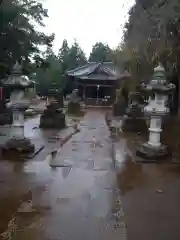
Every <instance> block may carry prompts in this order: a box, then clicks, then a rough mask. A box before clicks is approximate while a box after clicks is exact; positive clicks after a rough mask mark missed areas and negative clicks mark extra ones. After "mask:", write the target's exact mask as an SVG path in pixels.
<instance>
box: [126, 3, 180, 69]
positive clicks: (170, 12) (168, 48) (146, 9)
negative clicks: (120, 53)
mask: <svg viewBox="0 0 180 240" xmlns="http://www.w3.org/2000/svg"><path fill="white" fill-rule="evenodd" d="M179 12H180V2H179V0H171V1H167V0H156V1H155V0H149V1H145V0H136V3H135V5H134V6H133V7H132V8H131V10H130V12H129V14H130V17H129V21H128V23H127V24H126V26H125V34H124V41H125V44H126V46H127V47H128V48H129V49H133V50H135V51H136V52H137V53H138V55H139V56H140V58H141V59H142V60H143V62H142V63H141V68H142V69H143V68H144V64H146V65H149V66H150V68H152V67H153V66H155V65H156V64H157V62H158V61H161V63H162V64H163V65H164V67H165V68H166V69H167V70H168V71H170V72H171V71H173V69H176V70H177V71H178V69H179V65H180V61H179V54H180V48H179V39H180V31H179V29H180V21H179V20H180V14H179Z"/></svg>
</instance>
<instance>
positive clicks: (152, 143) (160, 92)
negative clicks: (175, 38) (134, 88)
mask: <svg viewBox="0 0 180 240" xmlns="http://www.w3.org/2000/svg"><path fill="white" fill-rule="evenodd" d="M141 87H142V89H143V90H144V91H146V92H147V93H149V100H148V104H147V105H146V106H145V107H144V114H145V115H146V116H149V117H150V127H149V141H148V142H146V143H144V144H141V145H140V146H139V147H138V149H137V152H136V154H137V155H138V156H141V157H144V158H148V159H153V160H156V159H158V158H160V157H164V156H165V155H168V154H169V151H168V148H167V146H165V145H163V144H161V140H160V134H161V132H162V119H163V117H164V116H166V115H168V114H169V107H168V106H167V101H168V95H169V93H171V92H172V91H173V90H174V89H175V85H174V84H172V83H168V82H167V81H166V77H165V69H164V68H163V67H162V66H161V65H159V66H158V67H156V68H155V69H154V74H153V77H152V79H151V80H150V82H149V83H148V84H147V85H146V84H142V85H141Z"/></svg>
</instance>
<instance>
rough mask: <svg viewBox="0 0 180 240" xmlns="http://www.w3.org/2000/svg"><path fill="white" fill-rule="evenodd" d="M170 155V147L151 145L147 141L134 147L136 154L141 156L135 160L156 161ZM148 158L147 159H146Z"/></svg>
mask: <svg viewBox="0 0 180 240" xmlns="http://www.w3.org/2000/svg"><path fill="white" fill-rule="evenodd" d="M170 155H171V151H170V149H169V148H168V147H167V146H165V145H161V146H160V147H153V146H152V145H150V144H148V143H144V144H140V145H139V146H138V147H137V149H136V156H138V157H140V158H142V161H141V160H137V162H156V161H158V160H164V159H165V157H168V156H170ZM148 160H149V161H148Z"/></svg>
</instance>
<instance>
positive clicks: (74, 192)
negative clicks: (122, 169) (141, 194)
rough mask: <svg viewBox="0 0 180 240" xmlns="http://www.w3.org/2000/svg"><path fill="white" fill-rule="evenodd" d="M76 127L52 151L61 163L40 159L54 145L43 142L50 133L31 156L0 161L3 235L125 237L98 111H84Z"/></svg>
mask: <svg viewBox="0 0 180 240" xmlns="http://www.w3.org/2000/svg"><path fill="white" fill-rule="evenodd" d="M82 125H83V127H81V126H82ZM80 127H81V132H80V133H78V134H76V135H74V136H73V137H72V139H71V140H70V141H69V142H67V143H66V144H65V145H64V146H63V148H62V149H61V151H60V155H58V157H59V161H61V162H62V166H63V167H61V168H50V167H49V162H48V161H47V159H46V158H45V155H46V154H47V151H48V150H50V149H51V148H53V147H55V146H57V145H58V141H57V143H55V144H53V143H49V142H48V141H47V135H48V134H50V133H47V135H46V137H45V136H43V137H42V140H41V141H43V142H44V144H45V146H47V148H46V147H45V150H44V151H42V152H41V153H40V154H39V155H38V156H36V157H35V158H34V159H33V160H30V161H26V162H24V163H20V162H16V163H15V162H8V161H1V162H0V171H1V174H0V184H1V185H2V186H1V189H2V191H1V192H0V195H1V196H0V199H1V200H0V207H1V208H0V209H1V210H0V211H1V217H2V218H3V219H4V220H5V221H3V222H2V223H0V232H1V233H2V234H1V237H2V238H3V239H11V238H12V239H18V240H21V239H34V240H36V239H38V240H39V239H53V240H56V239H58V240H59V239H84V238H87V239H98V240H99V239H119V238H121V239H126V228H125V224H124V215H123V210H122V204H121V201H120V195H119V191H118V190H117V185H116V177H115V176H116V175H115V171H114V168H113V165H112V159H111V157H110V148H111V141H110V140H109V139H108V130H107V127H106V125H105V122H104V113H101V112H94V111H90V112H88V113H87V114H86V115H85V117H84V119H83V120H82V121H81V123H80ZM36 130H37V131H39V130H38V129H36ZM41 134H42V133H41ZM61 134H62V133H61ZM32 136H36V137H37V139H36V137H35V138H34V139H35V140H34V141H40V140H39V139H38V138H40V137H39V135H38V134H37V133H35V135H32ZM41 136H42V135H41ZM9 236H10V237H11V238H10V237H9ZM7 237H9V238H7Z"/></svg>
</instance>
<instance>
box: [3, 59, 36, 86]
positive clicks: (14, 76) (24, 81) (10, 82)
mask: <svg viewBox="0 0 180 240" xmlns="http://www.w3.org/2000/svg"><path fill="white" fill-rule="evenodd" d="M33 84H34V83H33V81H31V80H30V79H29V78H28V76H25V75H23V72H22V66H21V65H20V64H19V63H18V62H16V64H15V65H14V67H13V69H12V71H11V74H10V75H9V76H8V78H7V79H4V80H3V85H4V86H7V87H14V88H16V87H21V88H28V87H31V86H32V85H33Z"/></svg>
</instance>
